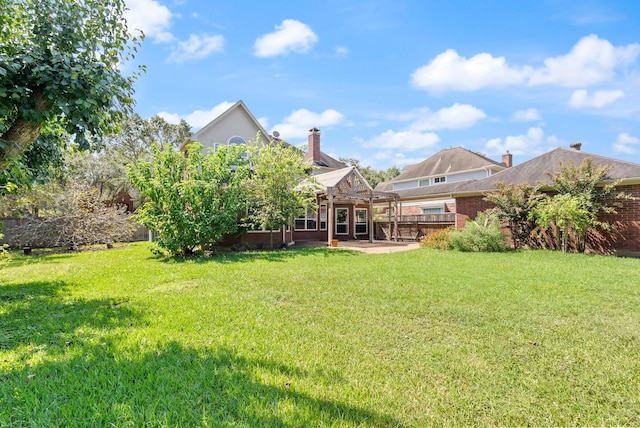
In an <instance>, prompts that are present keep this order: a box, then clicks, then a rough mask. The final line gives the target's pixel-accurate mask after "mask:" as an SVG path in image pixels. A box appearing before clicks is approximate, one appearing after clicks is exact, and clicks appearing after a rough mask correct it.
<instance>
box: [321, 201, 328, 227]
mask: <svg viewBox="0 0 640 428" xmlns="http://www.w3.org/2000/svg"><path fill="white" fill-rule="evenodd" d="M320 230H327V206H326V205H320Z"/></svg>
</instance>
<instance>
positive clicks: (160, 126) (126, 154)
mask: <svg viewBox="0 0 640 428" xmlns="http://www.w3.org/2000/svg"><path fill="white" fill-rule="evenodd" d="M190 129H191V127H190V126H189V125H188V124H187V122H186V121H184V120H182V121H181V122H180V123H179V124H176V125H173V124H170V123H168V122H167V121H166V120H164V119H163V118H161V117H159V116H153V117H150V118H148V119H143V118H142V117H140V115H138V114H137V113H134V114H132V115H131V116H129V117H127V118H126V120H125V121H124V122H123V123H122V127H121V128H120V130H119V132H117V133H116V134H113V135H110V136H109V137H108V138H106V139H105V143H104V147H103V148H102V149H101V150H100V151H97V152H89V151H85V152H68V153H67V155H66V157H65V165H64V169H63V170H64V178H65V179H66V180H77V179H81V180H84V181H87V182H89V183H90V184H92V185H93V186H94V187H96V188H97V189H98V190H99V193H100V194H101V195H105V197H108V198H112V199H113V198H115V197H116V196H117V195H118V194H119V193H120V192H126V193H131V192H132V190H133V189H134V188H133V186H132V185H131V182H130V181H129V177H128V175H127V165H129V164H137V163H138V162H141V161H150V160H151V159H152V154H151V148H152V146H153V145H154V144H155V145H156V146H158V148H159V149H160V150H162V149H163V148H169V149H173V150H175V149H177V148H178V147H179V146H181V145H182V144H183V143H184V142H185V141H186V140H187V139H188V138H189V137H190V136H191V131H190Z"/></svg>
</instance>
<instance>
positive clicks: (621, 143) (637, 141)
mask: <svg viewBox="0 0 640 428" xmlns="http://www.w3.org/2000/svg"><path fill="white" fill-rule="evenodd" d="M639 148H640V138H638V137H633V136H631V135H629V134H628V133H626V132H623V133H621V134H618V138H617V139H616V142H615V143H613V151H614V153H625V154H628V155H634V154H636V153H638V149H639Z"/></svg>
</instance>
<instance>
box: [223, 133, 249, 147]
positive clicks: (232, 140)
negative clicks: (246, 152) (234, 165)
mask: <svg viewBox="0 0 640 428" xmlns="http://www.w3.org/2000/svg"><path fill="white" fill-rule="evenodd" d="M227 144H228V145H232V144H247V142H246V141H245V140H244V138H242V137H240V136H238V135H234V136H233V137H230V138H229V139H228V140H227Z"/></svg>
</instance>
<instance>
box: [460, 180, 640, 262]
mask: <svg viewBox="0 0 640 428" xmlns="http://www.w3.org/2000/svg"><path fill="white" fill-rule="evenodd" d="M619 190H620V191H623V192H625V193H628V194H630V195H632V196H633V197H634V198H635V199H634V200H622V201H619V202H620V203H621V205H622V206H621V207H620V208H617V214H608V215H606V216H602V218H601V220H603V221H606V222H608V223H609V224H611V225H613V226H614V228H613V230H610V231H598V230H596V231H592V232H591V233H590V234H589V236H588V238H587V242H586V251H591V252H596V253H605V254H609V253H619V254H634V255H635V254H640V184H634V185H631V186H620V188H619ZM456 204H457V210H458V211H457V213H456V227H457V228H458V229H461V228H463V227H464V225H465V222H466V219H467V218H475V216H476V214H477V213H478V212H480V211H484V210H486V209H487V208H491V207H492V206H493V204H491V203H489V202H487V201H484V200H483V196H470V197H460V198H457V199H456ZM571 244H572V245H573V243H571Z"/></svg>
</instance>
